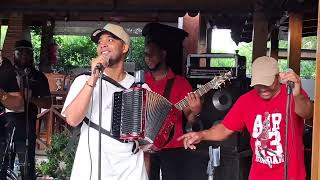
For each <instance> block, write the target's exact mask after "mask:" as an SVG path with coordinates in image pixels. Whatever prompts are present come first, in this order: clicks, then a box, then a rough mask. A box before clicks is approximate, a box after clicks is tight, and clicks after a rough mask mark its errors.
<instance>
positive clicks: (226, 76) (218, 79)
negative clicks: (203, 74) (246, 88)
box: [208, 71, 232, 89]
mask: <svg viewBox="0 0 320 180" xmlns="http://www.w3.org/2000/svg"><path fill="white" fill-rule="evenodd" d="M231 77H232V72H231V71H228V72H225V73H222V74H221V75H219V76H215V77H214V78H213V79H212V80H211V81H210V82H209V83H208V86H209V87H210V88H211V89H219V88H220V87H221V86H222V85H225V83H226V81H229V80H230V79H231Z"/></svg>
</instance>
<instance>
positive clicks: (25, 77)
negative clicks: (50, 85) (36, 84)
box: [20, 71, 30, 178]
mask: <svg viewBox="0 0 320 180" xmlns="http://www.w3.org/2000/svg"><path fill="white" fill-rule="evenodd" d="M29 73H30V72H29V71H26V72H23V74H22V76H21V78H20V81H21V83H20V84H21V87H22V88H23V99H24V113H25V120H26V142H25V143H26V144H25V145H26V147H25V148H26V151H25V155H24V163H23V164H24V168H23V169H24V173H23V175H24V178H26V177H27V175H28V167H29V162H28V159H29V103H30V100H29V94H30V91H29V87H30V86H29V77H28V76H29ZM24 80H25V84H24Z"/></svg>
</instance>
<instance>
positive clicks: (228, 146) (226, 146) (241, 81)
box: [192, 78, 250, 152]
mask: <svg viewBox="0 0 320 180" xmlns="http://www.w3.org/2000/svg"><path fill="white" fill-rule="evenodd" d="M249 83H250V79H248V78H238V79H232V80H231V81H230V83H229V84H228V85H226V87H223V88H221V89H216V90H210V91H209V92H208V93H207V94H205V95H203V105H202V110H201V113H200V116H199V119H198V123H196V124H195V125H194V126H193V127H192V129H193V130H194V131H199V130H203V129H209V128H211V127H212V126H213V125H216V124H218V123H220V122H221V121H222V120H223V118H224V117H225V115H226V114H227V113H228V112H229V110H230V109H231V108H232V106H233V104H234V103H235V102H236V100H237V99H238V98H239V97H240V96H241V95H243V94H244V93H245V92H247V91H249V90H250V86H249ZM249 140H250V135H249V133H248V131H247V130H244V131H243V132H241V133H234V134H233V135H232V136H231V137H230V138H228V139H226V140H225V141H222V142H212V145H216V146H221V150H222V151H228V152H240V151H243V150H246V149H250V141H249Z"/></svg>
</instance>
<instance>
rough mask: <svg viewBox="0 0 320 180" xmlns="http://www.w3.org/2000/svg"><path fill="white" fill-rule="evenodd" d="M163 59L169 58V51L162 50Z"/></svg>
mask: <svg viewBox="0 0 320 180" xmlns="http://www.w3.org/2000/svg"><path fill="white" fill-rule="evenodd" d="M161 57H162V59H166V58H167V51H166V50H161Z"/></svg>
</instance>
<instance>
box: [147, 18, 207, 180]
mask: <svg viewBox="0 0 320 180" xmlns="http://www.w3.org/2000/svg"><path fill="white" fill-rule="evenodd" d="M142 35H144V36H145V51H144V52H145V63H146V66H147V68H148V70H149V71H148V72H147V73H146V74H145V82H146V83H147V84H148V86H149V87H150V89H151V90H153V91H155V92H157V93H159V94H162V95H163V96H164V97H166V98H167V99H168V100H169V101H170V102H171V103H172V104H175V103H177V102H179V101H180V100H182V99H183V98H185V97H187V101H188V106H187V107H185V108H184V109H183V111H179V112H177V113H175V115H174V116H172V117H170V119H168V120H166V121H172V122H173V123H174V128H173V130H172V133H171V134H172V136H171V139H170V137H169V139H168V143H167V144H166V145H165V146H164V147H158V148H163V149H162V150H160V151H159V152H156V153H155V154H150V166H147V168H150V170H149V174H150V179H152V180H158V179H159V174H160V169H161V173H162V179H163V180H180V179H184V180H187V179H194V177H192V176H190V175H189V174H187V173H186V171H188V170H187V164H188V163H187V162H184V161H186V158H188V157H189V156H188V155H187V152H186V151H185V150H184V149H183V144H182V143H181V142H178V141H177V138H178V137H179V136H181V135H182V134H183V124H184V123H183V120H182V118H183V115H184V116H185V117H186V120H187V121H188V123H190V124H192V123H193V122H194V121H195V120H196V117H197V115H198V114H199V113H200V111H201V102H200V96H199V95H198V94H196V93H192V87H191V85H190V83H189V82H188V80H187V79H186V78H184V77H183V76H181V75H177V74H176V73H174V71H173V69H172V67H171V66H170V64H176V65H177V64H178V66H181V63H179V62H181V61H182V42H183V40H184V38H185V37H186V36H187V33H186V32H185V31H183V30H181V29H178V28H174V27H170V26H167V25H163V24H158V23H149V24H147V25H146V26H145V27H144V28H143V31H142ZM179 52H181V53H179ZM179 54H180V56H179ZM176 70H178V69H176ZM176 72H177V71H176ZM178 72H179V71H178ZM147 156H148V154H146V160H148V158H147ZM146 162H147V163H148V161H146ZM182 162H184V163H182Z"/></svg>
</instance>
